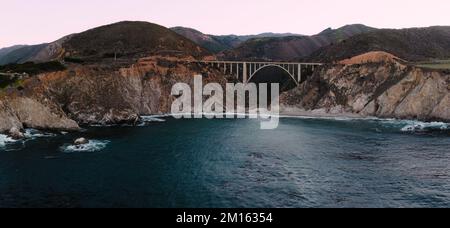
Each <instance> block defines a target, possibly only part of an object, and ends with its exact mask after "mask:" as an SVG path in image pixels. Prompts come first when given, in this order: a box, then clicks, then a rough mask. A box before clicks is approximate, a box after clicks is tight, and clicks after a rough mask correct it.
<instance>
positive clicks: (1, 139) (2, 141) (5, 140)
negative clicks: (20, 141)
mask: <svg viewBox="0 0 450 228" xmlns="http://www.w3.org/2000/svg"><path fill="white" fill-rule="evenodd" d="M14 142H17V140H14V139H12V138H11V137H9V136H7V135H3V134H0V148H1V147H5V146H6V145H7V144H9V143H14Z"/></svg>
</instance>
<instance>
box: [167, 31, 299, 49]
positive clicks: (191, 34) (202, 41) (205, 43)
mask: <svg viewBox="0 0 450 228" xmlns="http://www.w3.org/2000/svg"><path fill="white" fill-rule="evenodd" d="M171 30H172V31H174V32H176V33H178V34H180V35H182V36H184V37H186V38H188V39H190V40H192V41H194V42H195V43H196V44H198V45H200V46H201V47H203V48H205V49H207V50H209V51H210V52H212V53H219V52H222V51H225V50H229V49H233V48H236V47H238V46H239V45H240V44H242V43H243V42H245V41H247V40H250V39H254V38H263V37H287V36H300V35H298V34H293V33H269V32H268V33H261V34H257V35H243V36H238V35H223V36H216V35H208V34H204V33H202V32H200V31H198V30H195V29H192V28H185V27H174V28H171Z"/></svg>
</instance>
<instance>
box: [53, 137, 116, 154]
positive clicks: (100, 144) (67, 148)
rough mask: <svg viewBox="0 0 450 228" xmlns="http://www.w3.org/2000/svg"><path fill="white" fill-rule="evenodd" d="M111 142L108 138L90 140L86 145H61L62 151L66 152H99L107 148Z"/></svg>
mask: <svg viewBox="0 0 450 228" xmlns="http://www.w3.org/2000/svg"><path fill="white" fill-rule="evenodd" d="M109 143H110V141H108V140H90V141H89V143H87V144H84V145H73V144H66V145H64V146H62V147H61V151H62V152H64V153H80V152H97V151H101V150H103V149H105V148H106V146H107V145H108V144H109Z"/></svg>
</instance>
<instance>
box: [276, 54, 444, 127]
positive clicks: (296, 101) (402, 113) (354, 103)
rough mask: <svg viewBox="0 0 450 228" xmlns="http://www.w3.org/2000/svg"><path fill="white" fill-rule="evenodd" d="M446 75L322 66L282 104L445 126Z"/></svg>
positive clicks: (392, 66)
mask: <svg viewBox="0 0 450 228" xmlns="http://www.w3.org/2000/svg"><path fill="white" fill-rule="evenodd" d="M449 85H450V75H446V74H444V73H440V72H437V71H426V70H422V69H419V68H414V67H407V66H405V65H402V64H399V63H395V62H394V63H393V62H389V63H370V64H363V65H334V66H327V67H324V68H323V69H321V70H320V71H319V72H316V73H315V74H314V75H313V76H312V77H311V78H310V79H308V80H307V81H306V82H305V83H303V84H302V85H301V86H300V87H299V88H296V89H294V90H293V91H289V92H287V93H285V94H282V95H281V97H280V99H281V104H282V105H283V106H285V107H296V108H301V109H304V110H321V111H322V112H323V111H324V110H325V112H326V113H331V112H333V113H335V112H336V110H342V111H341V112H342V113H354V114H358V115H360V116H362V117H366V116H377V117H386V118H402V119H420V120H443V121H450V113H449V112H450V111H449V108H448V107H450V103H449V96H450V90H449V88H448V87H449Z"/></svg>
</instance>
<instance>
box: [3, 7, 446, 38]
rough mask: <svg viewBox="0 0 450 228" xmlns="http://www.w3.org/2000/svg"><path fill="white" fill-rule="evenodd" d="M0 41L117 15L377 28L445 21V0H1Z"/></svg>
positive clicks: (208, 27)
mask: <svg viewBox="0 0 450 228" xmlns="http://www.w3.org/2000/svg"><path fill="white" fill-rule="evenodd" d="M0 6H1V8H0V47H5V46H10V45H14V44H37V43H42V42H50V41H53V40H56V39H58V38H60V37H62V36H64V35H67V34H70V33H75V32H81V31H84V30H86V29H89V28H93V27H97V26H100V25H104V24H110V23H113V22H118V21H122V20H141V21H150V22H154V23H157V24H160V25H163V26H166V27H172V26H186V27H192V28H195V29H198V30H200V31H202V32H204V33H209V34H231V33H233V34H256V33H262V32H292V33H300V34H308V35H309V34H315V33H318V32H320V31H322V30H323V29H325V28H327V27H333V28H337V27H340V26H343V25H345V24H353V23H363V24H366V25H369V26H373V27H378V28H406V27H424V26H431V25H450V14H449V11H448V10H449V9H450V1H449V0H426V1H425V0H409V1H406V0H371V1H366V0H340V1H337V0H276V1H275V0H227V1H224V0H223V1H218V0H126V1H125V0H77V1H61V0H0Z"/></svg>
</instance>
